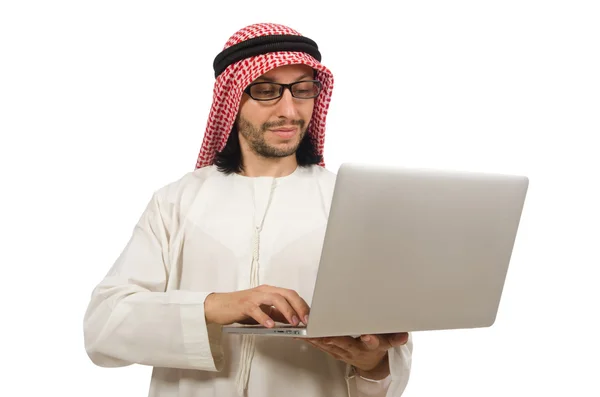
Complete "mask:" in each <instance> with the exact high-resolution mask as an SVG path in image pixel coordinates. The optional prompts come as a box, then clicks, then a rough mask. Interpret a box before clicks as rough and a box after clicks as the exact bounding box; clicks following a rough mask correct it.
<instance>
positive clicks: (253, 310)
mask: <svg viewBox="0 0 600 397" xmlns="http://www.w3.org/2000/svg"><path fill="white" fill-rule="evenodd" d="M244 314H246V315H247V316H249V317H251V318H253V319H254V320H256V321H257V323H258V324H262V325H263V326H265V327H267V328H272V327H274V326H275V321H273V319H272V318H271V317H269V316H268V315H267V313H265V312H264V311H263V310H262V309H261V306H260V305H253V304H249V305H248V307H247V309H246V310H245V313H244Z"/></svg>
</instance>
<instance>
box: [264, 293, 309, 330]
mask: <svg viewBox="0 0 600 397" xmlns="http://www.w3.org/2000/svg"><path fill="white" fill-rule="evenodd" d="M268 289H269V292H272V293H276V294H279V295H281V296H283V297H284V298H285V299H286V301H287V302H288V303H289V304H290V305H291V306H292V308H293V309H294V311H295V312H296V313H297V314H298V316H299V317H298V318H299V319H300V320H301V321H302V322H303V323H304V324H308V315H309V313H310V307H309V306H308V303H306V301H305V300H304V299H302V297H301V296H300V295H299V294H298V293H297V292H296V291H294V290H292V289H287V288H279V287H268Z"/></svg>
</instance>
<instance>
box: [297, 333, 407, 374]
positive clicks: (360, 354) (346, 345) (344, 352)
mask: <svg viewBox="0 0 600 397" xmlns="http://www.w3.org/2000/svg"><path fill="white" fill-rule="evenodd" d="M298 339H301V338H298ZM301 340H303V341H305V342H307V343H310V344H311V345H313V346H314V347H316V348H318V349H320V350H322V351H324V352H326V353H328V354H330V355H331V356H333V357H334V358H336V359H337V360H340V361H343V362H345V363H347V364H350V365H352V366H353V367H354V368H356V370H357V372H358V373H359V375H361V376H365V377H368V378H370V379H383V378H385V377H386V376H388V375H389V365H388V360H387V358H388V357H387V352H388V349H390V348H392V347H397V346H401V345H404V344H405V343H406V342H407V341H408V333H406V332H401V333H397V334H383V335H362V336H361V337H360V338H353V337H351V336H337V337H328V338H309V339H301Z"/></svg>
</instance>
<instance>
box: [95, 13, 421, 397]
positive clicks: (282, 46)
mask: <svg viewBox="0 0 600 397" xmlns="http://www.w3.org/2000/svg"><path fill="white" fill-rule="evenodd" d="M320 59H321V56H320V53H319V51H318V48H317V45H316V44H315V43H314V42H313V41H312V40H310V39H308V38H304V37H303V36H301V35H300V34H299V33H298V32H296V31H295V30H293V29H291V28H288V27H286V26H282V25H276V24H257V25H251V26H248V27H245V28H244V29H242V30H240V31H238V32H237V33H236V34H234V35H233V36H232V37H231V38H230V39H229V40H228V41H227V43H226V45H225V48H224V50H223V52H222V53H221V54H219V55H218V56H217V58H216V59H215V63H214V68H215V77H216V82H215V89H214V99H213V105H212V109H211V113H210V116H209V119H208V125H207V129H206V132H205V135H204V140H203V144H202V148H201V150H200V153H199V156H198V160H197V164H196V170H195V171H193V172H190V173H188V174H187V175H185V176H183V177H182V178H181V179H179V180H177V181H175V182H173V183H171V184H169V185H167V186H164V187H163V188H161V189H159V190H158V191H157V192H155V194H154V195H153V197H152V200H151V201H150V203H149V204H148V206H147V208H146V210H145V211H144V213H143V214H142V216H141V218H140V220H139V222H138V224H137V225H136V227H135V229H134V231H133V235H132V237H131V240H130V241H129V243H128V244H127V246H126V247H125V249H124V250H123V252H122V254H121V255H120V257H119V258H118V259H117V261H116V263H115V264H114V265H113V267H112V269H111V270H110V272H109V273H108V274H107V275H106V277H105V278H104V279H103V280H102V281H101V282H100V284H99V285H98V286H97V287H96V289H95V290H94V292H93V295H92V298H91V302H90V304H89V307H88V310H87V312H86V314H85V322H84V330H85V346H86V350H87V352H88V354H89V356H90V358H91V360H92V361H93V362H94V363H95V364H97V365H100V366H105V367H117V366H125V365H130V364H134V363H137V364H143V365H150V366H153V367H154V370H153V375H152V380H151V384H150V393H149V395H150V396H151V397H175V396H177V397H201V396H202V397H203V396H218V397H230V396H237V395H247V396H248V397H254V396H260V397H266V396H281V395H282V394H284V395H286V396H287V397H295V396H302V397H305V396H311V397H318V396H327V397H331V396H353V397H354V396H389V397H391V396H400V395H401V394H402V393H403V391H404V389H405V387H406V384H407V382H408V377H409V373H410V363H411V357H412V341H411V340H410V339H409V336H408V334H406V333H404V334H398V335H364V336H362V337H361V338H357V339H354V338H352V337H350V336H348V337H336V338H324V339H312V340H296V339H292V338H277V337H272V338H270V337H263V338H261V337H252V336H239V335H229V334H221V332H220V327H221V326H222V325H225V324H232V323H261V324H263V325H265V326H268V327H272V326H274V322H285V323H291V324H294V325H297V324H299V323H300V322H303V323H307V322H308V321H310V320H309V318H308V317H309V312H310V309H309V303H308V302H310V298H311V297H312V293H313V288H314V283H315V277H316V272H317V268H318V264H319V257H320V249H321V246H322V242H323V237H324V233H325V227H326V223H327V216H328V212H329V204H330V201H331V197H332V194H333V186H334V182H335V175H334V174H333V173H331V172H330V171H328V170H326V169H325V168H324V160H323V146H324V132H325V120H326V114H327V109H328V106H329V101H330V98H331V91H332V88H333V76H332V74H331V72H330V71H329V70H328V69H327V68H326V67H325V66H323V65H322V64H321V63H320ZM340 267H343V264H340Z"/></svg>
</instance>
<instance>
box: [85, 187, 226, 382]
mask: <svg viewBox="0 0 600 397" xmlns="http://www.w3.org/2000/svg"><path fill="white" fill-rule="evenodd" d="M158 193H160V192H157V193H155V194H154V196H153V197H152V200H151V201H150V203H149V204H148V206H147V208H146V209H145V211H144V212H143V214H142V216H141V218H140V220H139V221H138V223H137V224H136V226H135V228H134V230H133V233H132V236H131V238H130V240H129V242H128V244H127V245H126V247H125V248H124V250H123V251H122V253H121V255H120V256H119V257H118V259H117V260H116V262H115V263H114V265H113V267H112V268H111V269H110V271H109V272H108V274H107V275H106V276H105V277H104V279H103V280H102V281H101V282H100V283H99V284H98V285H97V286H96V288H95V289H94V290H93V292H92V296H91V299H90V302H89V305H88V308H87V310H86V312H85V315H84V343H85V349H86V352H87V354H88V356H89V357H90V359H91V360H92V362H93V363H94V364H96V365H98V366H102V367H122V366H127V365H131V364H142V365H149V366H156V367H168V368H181V369H198V370H206V371H220V370H221V369H222V367H223V355H222V351H221V346H220V335H221V333H220V327H219V326H213V325H212V324H210V325H207V323H206V319H205V316H204V300H205V299H206V297H207V296H208V295H209V293H210V292H196V291H183V290H168V288H167V284H168V279H169V272H170V270H171V264H170V261H169V257H170V250H169V247H170V244H172V243H173V239H172V237H173V236H172V234H175V229H176V227H175V226H174V225H175V218H177V216H176V213H175V211H174V210H173V208H174V205H173V204H170V203H168V202H167V201H166V200H165V199H164V198H163V199H160V197H163V196H161V195H158Z"/></svg>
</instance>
